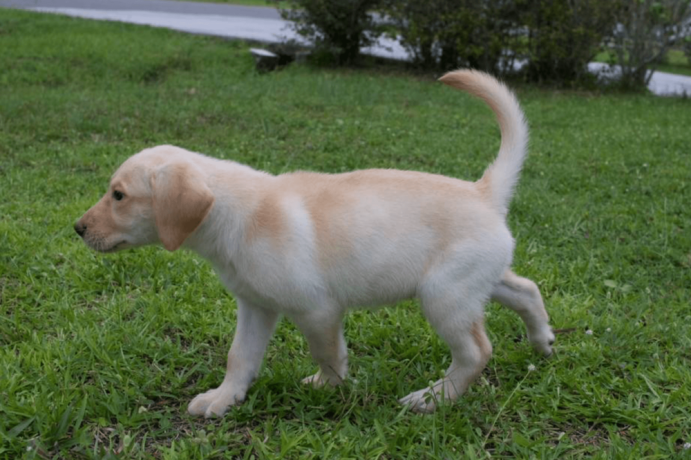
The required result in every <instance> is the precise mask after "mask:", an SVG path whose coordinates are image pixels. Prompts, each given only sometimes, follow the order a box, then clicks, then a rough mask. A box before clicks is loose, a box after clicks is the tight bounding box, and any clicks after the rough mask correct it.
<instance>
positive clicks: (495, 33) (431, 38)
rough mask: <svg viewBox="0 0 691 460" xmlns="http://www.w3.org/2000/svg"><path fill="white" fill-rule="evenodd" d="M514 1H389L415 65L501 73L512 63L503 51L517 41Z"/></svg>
mask: <svg viewBox="0 0 691 460" xmlns="http://www.w3.org/2000/svg"><path fill="white" fill-rule="evenodd" d="M518 10H519V5H518V4H517V3H516V2H514V1H508V2H507V1H504V0H487V1H482V2H477V1H472V0H460V1H459V0H430V1H427V2H420V1H417V0H390V1H388V2H387V4H386V13H387V15H388V16H389V17H390V18H391V19H392V20H393V22H394V24H395V26H396V32H397V34H398V35H399V37H400V41H401V43H402V44H403V45H404V46H405V48H406V49H408V51H409V52H410V53H411V55H412V56H413V58H414V62H415V64H417V65H418V66H420V67H423V68H428V69H439V70H450V69H454V68H459V67H471V68H476V69H481V70H485V71H487V72H492V73H495V74H496V73H503V72H504V71H505V70H506V69H507V68H510V67H511V66H512V64H513V59H512V56H514V55H515V53H509V55H508V57H507V56H504V59H502V56H503V55H504V53H503V52H504V50H507V49H509V50H514V48H515V46H517V45H518V40H516V30H517V28H518V26H519V24H518V22H517V21H516V18H517V17H518V14H517V13H518Z"/></svg>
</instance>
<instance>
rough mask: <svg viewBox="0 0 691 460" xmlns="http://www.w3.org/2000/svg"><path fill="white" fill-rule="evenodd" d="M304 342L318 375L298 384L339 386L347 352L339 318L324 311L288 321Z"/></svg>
mask: <svg viewBox="0 0 691 460" xmlns="http://www.w3.org/2000/svg"><path fill="white" fill-rule="evenodd" d="M291 319H292V320H293V321H294V322H295V324H296V325H297V327H298V329H300V330H301V331H302V333H303V334H304V335H305V338H306V339H307V343H308V344H309V347H310V353H312V357H313V358H314V360H315V361H316V362H317V364H319V371H318V372H317V373H316V374H314V375H311V376H309V377H306V378H304V379H303V380H302V383H306V384H312V385H313V386H315V387H320V386H323V385H324V384H327V383H328V384H330V385H332V386H336V385H339V384H341V383H342V382H343V380H345V378H346V375H347V373H348V350H347V348H346V342H345V337H344V335H343V315H342V314H341V313H337V312H336V311H329V312H328V313H326V310H324V311H321V312H319V313H313V314H303V315H299V316H295V317H291Z"/></svg>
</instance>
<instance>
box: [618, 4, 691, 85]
mask: <svg viewBox="0 0 691 460" xmlns="http://www.w3.org/2000/svg"><path fill="white" fill-rule="evenodd" d="M616 19H617V23H618V25H617V27H616V28H615V29H614V32H613V33H612V34H611V36H610V37H609V41H610V43H609V46H610V47H611V48H613V49H614V50H615V56H616V61H615V62H616V64H618V65H619V66H620V68H621V74H622V75H621V85H622V86H624V87H629V88H634V89H635V88H638V89H640V88H645V87H646V86H647V85H648V82H649V81H650V78H652V74H653V72H654V70H655V68H656V67H657V65H659V64H660V62H661V60H662V58H663V57H664V56H665V54H666V53H667V51H668V50H669V49H670V48H671V47H672V46H674V44H675V43H677V41H679V40H681V39H683V36H684V33H685V32H686V33H688V31H690V30H691V22H689V19H691V2H690V1H689V0H630V1H626V2H624V3H623V4H622V7H621V8H619V9H618V10H617V13H616ZM684 20H686V23H684Z"/></svg>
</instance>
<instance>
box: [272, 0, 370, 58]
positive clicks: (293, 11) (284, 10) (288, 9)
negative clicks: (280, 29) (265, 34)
mask: <svg viewBox="0 0 691 460" xmlns="http://www.w3.org/2000/svg"><path fill="white" fill-rule="evenodd" d="M270 1H271V2H272V3H276V4H278V3H280V4H281V5H282V6H281V7H280V8H279V12H280V14H281V17H282V18H283V19H286V20H288V21H291V22H292V27H293V29H294V30H295V31H296V32H297V33H298V34H300V35H301V36H303V37H305V38H306V39H307V40H308V41H310V42H311V43H312V44H313V45H314V47H315V48H316V50H317V51H319V52H322V53H326V54H328V55H332V56H333V57H334V58H335V60H336V63H337V64H352V63H353V62H354V61H355V60H356V59H357V57H358V55H359V53H360V49H361V48H363V47H367V46H370V45H372V44H373V43H374V42H376V39H377V37H378V36H379V35H380V32H381V27H382V25H381V22H377V21H376V20H375V18H374V16H373V15H372V14H371V13H372V11H373V10H375V9H376V8H377V7H378V6H379V5H380V4H381V3H382V0H285V1H284V0H280V2H279V1H277V0H270Z"/></svg>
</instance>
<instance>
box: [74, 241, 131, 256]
mask: <svg viewBox="0 0 691 460" xmlns="http://www.w3.org/2000/svg"><path fill="white" fill-rule="evenodd" d="M84 242H85V243H86V245H87V246H89V247H90V248H91V249H93V250H94V251H96V252H100V253H103V254H110V253H113V252H117V251H119V250H121V249H125V248H127V247H128V245H127V241H125V240H121V241H118V242H117V243H115V244H110V245H108V244H106V242H105V241H104V240H103V239H100V238H99V239H90V240H87V239H85V240H84Z"/></svg>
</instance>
